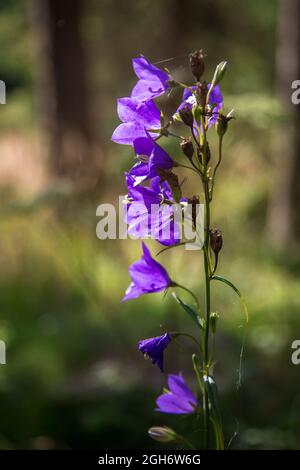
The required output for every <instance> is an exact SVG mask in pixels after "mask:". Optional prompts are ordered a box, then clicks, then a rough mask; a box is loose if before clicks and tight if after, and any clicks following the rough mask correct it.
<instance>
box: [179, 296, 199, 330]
mask: <svg viewBox="0 0 300 470" xmlns="http://www.w3.org/2000/svg"><path fill="white" fill-rule="evenodd" d="M172 295H173V297H174V299H175V300H176V302H178V303H179V305H180V306H181V307H182V308H183V310H185V311H186V312H187V313H188V314H189V315H190V317H191V318H192V319H193V320H194V322H195V323H196V324H197V326H198V327H199V328H200V329H202V328H203V319H202V318H201V317H200V316H199V315H198V313H197V312H196V311H195V310H194V309H193V308H192V307H191V306H190V305H188V304H186V303H185V302H183V300H181V299H180V298H179V297H178V296H177V295H176V294H175V292H173V293H172Z"/></svg>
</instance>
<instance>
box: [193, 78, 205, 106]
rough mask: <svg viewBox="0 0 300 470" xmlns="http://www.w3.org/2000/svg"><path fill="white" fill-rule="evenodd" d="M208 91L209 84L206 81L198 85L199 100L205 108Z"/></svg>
mask: <svg viewBox="0 0 300 470" xmlns="http://www.w3.org/2000/svg"><path fill="white" fill-rule="evenodd" d="M207 93H208V85H207V83H206V82H202V83H198V84H197V87H196V96H197V101H198V103H199V104H200V106H201V107H202V108H205V105H206V99H207Z"/></svg>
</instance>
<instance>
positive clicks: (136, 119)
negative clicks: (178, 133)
mask: <svg viewBox="0 0 300 470" xmlns="http://www.w3.org/2000/svg"><path fill="white" fill-rule="evenodd" d="M118 115H119V118H120V119H121V121H122V124H120V125H119V126H118V127H117V128H116V129H115V131H114V133H113V135H112V138H111V140H112V141H113V142H116V143H117V144H124V145H133V141H134V140H135V139H137V138H139V137H147V132H148V133H149V134H150V135H151V131H150V129H157V130H158V129H160V127H161V126H160V111H159V109H158V107H157V106H156V104H155V103H154V101H152V100H149V101H146V102H144V103H143V102H142V103H141V102H140V101H139V100H137V99H135V98H120V99H118Z"/></svg>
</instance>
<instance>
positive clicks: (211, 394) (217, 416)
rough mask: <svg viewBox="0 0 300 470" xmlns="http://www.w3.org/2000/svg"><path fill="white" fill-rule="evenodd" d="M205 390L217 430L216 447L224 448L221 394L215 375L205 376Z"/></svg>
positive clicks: (212, 419)
mask: <svg viewBox="0 0 300 470" xmlns="http://www.w3.org/2000/svg"><path fill="white" fill-rule="evenodd" d="M203 380H204V385H205V390H206V393H207V396H208V400H209V403H210V406H211V422H212V424H213V427H214V430H215V437H216V448H217V450H224V436H223V429H222V417H221V411H220V406H219V394H218V389H217V384H216V382H215V380H214V379H213V377H211V376H209V375H204V376H203Z"/></svg>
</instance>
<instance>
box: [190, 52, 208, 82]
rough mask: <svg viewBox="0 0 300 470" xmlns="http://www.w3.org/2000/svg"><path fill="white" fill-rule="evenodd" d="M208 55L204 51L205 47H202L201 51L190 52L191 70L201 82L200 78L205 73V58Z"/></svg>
mask: <svg viewBox="0 0 300 470" xmlns="http://www.w3.org/2000/svg"><path fill="white" fill-rule="evenodd" d="M205 57H206V54H205V53H204V51H203V49H200V50H199V51H195V52H192V54H190V68H191V72H192V74H193V75H194V77H195V78H196V80H197V81H198V82H199V81H200V78H201V77H202V75H203V73H204V69H205V66H204V59H205Z"/></svg>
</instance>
